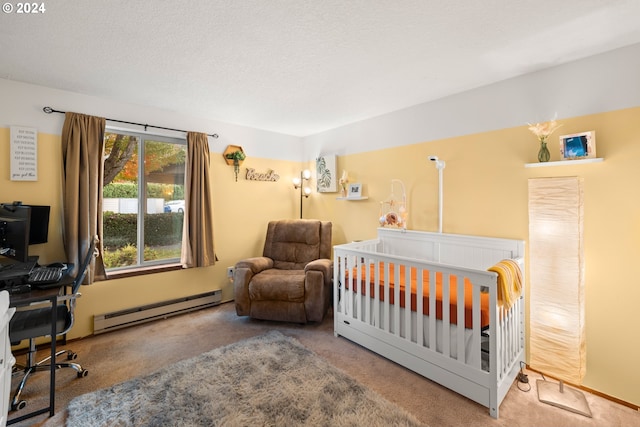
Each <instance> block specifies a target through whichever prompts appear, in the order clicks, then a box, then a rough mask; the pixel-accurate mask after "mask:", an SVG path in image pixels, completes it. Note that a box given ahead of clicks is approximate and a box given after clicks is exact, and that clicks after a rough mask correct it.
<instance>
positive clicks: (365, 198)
mask: <svg viewBox="0 0 640 427" xmlns="http://www.w3.org/2000/svg"><path fill="white" fill-rule="evenodd" d="M367 199H368V197H367V196H358V197H336V200H367Z"/></svg>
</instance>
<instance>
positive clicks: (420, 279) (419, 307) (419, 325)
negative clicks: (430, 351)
mask: <svg viewBox="0 0 640 427" xmlns="http://www.w3.org/2000/svg"><path fill="white" fill-rule="evenodd" d="M416 278H417V283H416V313H417V315H416V344H417V345H418V346H420V347H422V346H423V345H424V323H423V322H422V314H423V313H424V298H423V297H422V296H423V295H424V270H423V269H422V268H418V271H417V272H416Z"/></svg>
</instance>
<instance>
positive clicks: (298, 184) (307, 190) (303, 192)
mask: <svg viewBox="0 0 640 427" xmlns="http://www.w3.org/2000/svg"><path fill="white" fill-rule="evenodd" d="M310 179H311V171H310V170H309V169H305V170H303V171H302V172H300V178H298V177H295V178H293V188H295V189H296V190H297V189H300V219H302V196H304V197H305V199H306V198H307V197H309V194H311V187H309V186H305V185H304V182H305V181H309V180H310Z"/></svg>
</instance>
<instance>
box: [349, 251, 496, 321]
mask: <svg viewBox="0 0 640 427" xmlns="http://www.w3.org/2000/svg"><path fill="white" fill-rule="evenodd" d="M368 265H369V269H370V270H369V277H370V281H369V284H368V285H369V286H367V275H366V272H367V271H366V270H367V265H365V264H363V265H362V266H361V269H362V271H361V277H362V280H361V283H360V286H357V284H358V280H357V269H356V268H354V269H352V271H351V277H353V279H352V280H348V277H349V275H348V274H347V275H346V276H347V281H346V282H347V289H349V284H351V285H353V286H354V287H355V292H357V293H360V294H367V295H368V296H369V297H374V296H375V286H376V282H375V269H376V264H373V263H372V264H368ZM385 265H388V266H389V304H392V305H394V304H395V286H396V283H394V280H395V271H394V270H395V265H394V264H393V263H388V264H385V263H382V262H380V263H378V270H379V271H378V273H379V278H380V279H379V281H378V286H379V287H380V300H381V301H384V300H385V293H384V287H385V282H384V278H385V271H384V270H385ZM405 269H406V267H405V266H404V265H400V283H399V284H398V285H399V286H400V307H402V308H405V305H406V303H405V301H406V294H405V292H406V289H407V284H406V273H405V272H406V270H405ZM347 273H348V272H347ZM429 276H430V274H429V271H428V270H424V272H423V295H422V310H423V314H424V315H427V316H428V315H429V314H430V313H429V300H430V298H431V295H429V293H430V290H429ZM435 276H436V295H435V298H436V303H435V306H436V318H437V319H439V320H442V317H443V300H444V298H443V287H442V280H443V274H442V272H436V274H435ZM410 280H411V283H410V287H411V311H414V312H415V311H417V306H418V304H417V270H416V269H415V268H411V274H410ZM472 290H473V285H472V284H471V282H470V281H469V280H468V279H467V278H465V279H464V317H465V319H464V325H465V328H473V297H472ZM457 292H458V288H457V277H456V276H450V277H449V322H450V323H451V324H456V325H457V324H458V309H457V306H458V295H457ZM480 326H481V328H485V327H487V326H489V294H487V293H481V294H480Z"/></svg>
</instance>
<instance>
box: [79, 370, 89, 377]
mask: <svg viewBox="0 0 640 427" xmlns="http://www.w3.org/2000/svg"><path fill="white" fill-rule="evenodd" d="M77 375H78V378H84V377H86V376H87V375H89V370H88V369H83V370H81V371H78V374H77Z"/></svg>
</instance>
